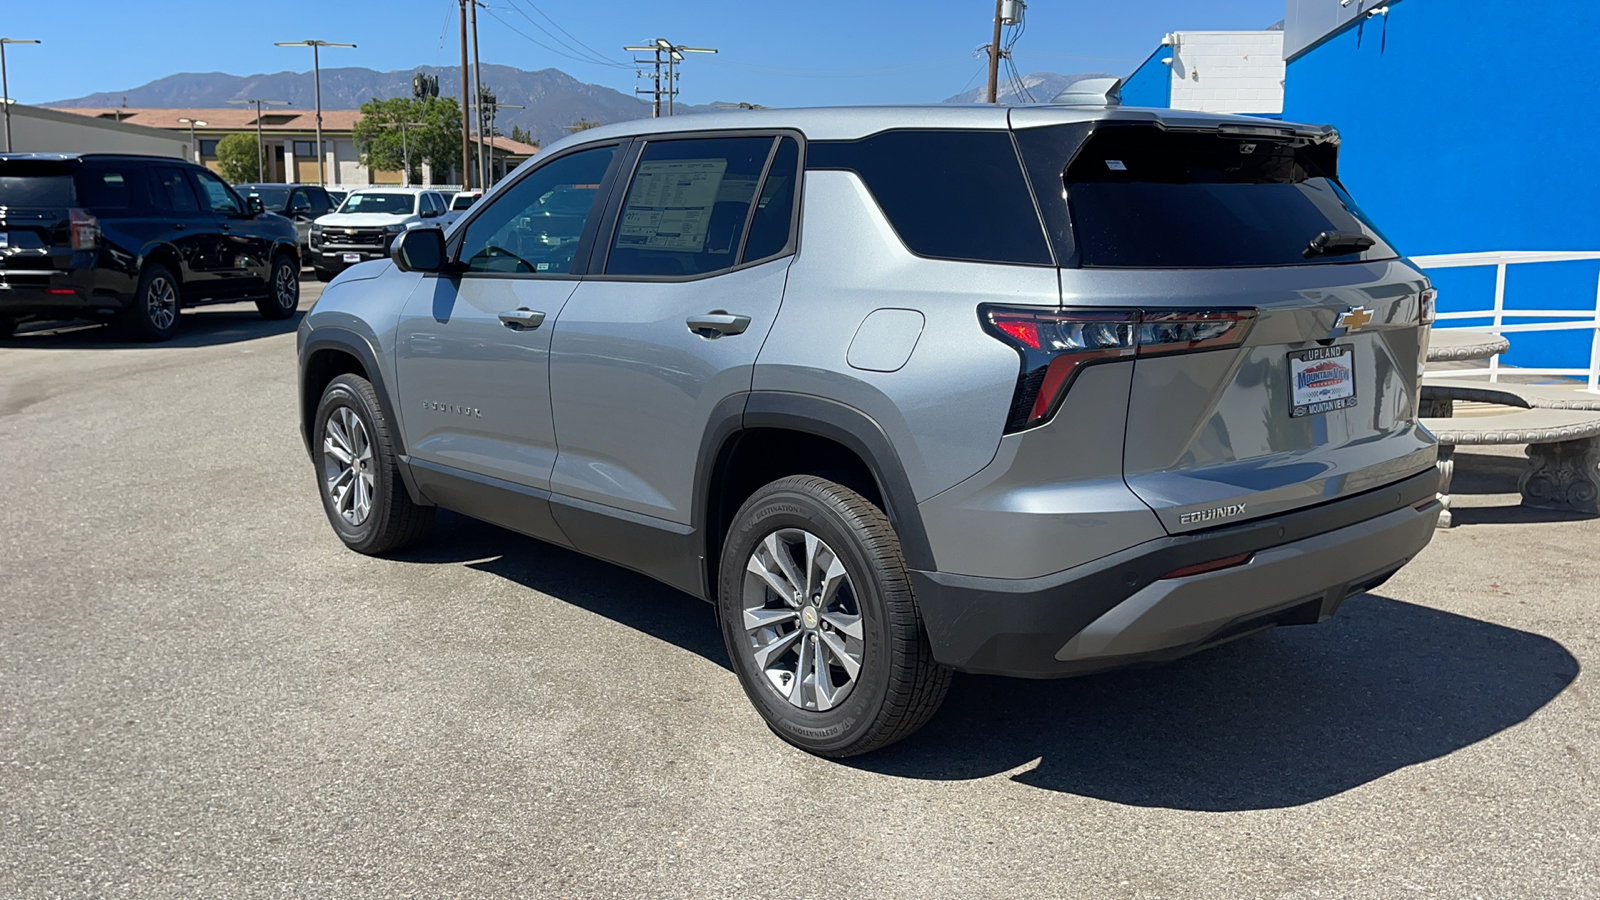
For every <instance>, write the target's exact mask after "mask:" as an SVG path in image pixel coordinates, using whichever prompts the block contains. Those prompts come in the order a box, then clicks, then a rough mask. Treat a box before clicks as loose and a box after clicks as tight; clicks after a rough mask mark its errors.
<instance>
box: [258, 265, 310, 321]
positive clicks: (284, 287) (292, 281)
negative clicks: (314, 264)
mask: <svg viewBox="0 0 1600 900" xmlns="http://www.w3.org/2000/svg"><path fill="white" fill-rule="evenodd" d="M299 308H300V267H299V266H296V265H295V264H294V260H292V259H290V258H289V255H288V254H286V253H280V254H278V255H277V256H274V257H273V258H272V271H271V273H269V275H268V278H267V296H265V297H262V298H261V299H260V300H257V301H256V309H258V310H260V311H261V315H262V317H263V318H266V319H287V318H289V317H290V316H292V315H294V314H295V311H296V310H298V309H299Z"/></svg>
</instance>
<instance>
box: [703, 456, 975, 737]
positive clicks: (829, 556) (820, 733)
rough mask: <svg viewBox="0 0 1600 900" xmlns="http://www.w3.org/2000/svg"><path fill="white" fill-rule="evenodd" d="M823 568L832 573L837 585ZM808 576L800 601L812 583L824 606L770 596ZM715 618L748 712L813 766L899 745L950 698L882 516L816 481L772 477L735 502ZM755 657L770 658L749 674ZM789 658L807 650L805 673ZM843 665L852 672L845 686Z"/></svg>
mask: <svg viewBox="0 0 1600 900" xmlns="http://www.w3.org/2000/svg"><path fill="white" fill-rule="evenodd" d="M812 538H815V539H816V543H813V542H812V540H811V539H812ZM807 548H814V549H812V550H811V551H810V552H809V553H808V552H807ZM778 553H787V554H788V556H787V562H788V563H789V565H790V567H791V568H790V571H793V572H794V573H795V576H796V577H795V578H790V577H789V576H787V575H786V574H785V573H784V569H783V563H782V562H780V561H779V559H778V558H777V557H776V556H775V554H778ZM835 554H836V555H835ZM808 557H809V561H808ZM830 560H832V561H834V562H837V563H839V564H841V566H842V571H843V576H844V577H843V578H842V579H837V578H835V577H834V576H835V575H836V574H837V572H838V570H837V569H835V568H834V567H833V566H832V565H831V564H830ZM756 568H759V569H760V570H762V572H763V573H764V574H757V572H756V571H755V569H756ZM810 568H814V569H815V571H816V572H817V573H819V574H820V575H822V577H819V578H814V579H812V581H813V584H812V585H810V586H808V587H807V590H811V589H812V588H814V587H815V586H816V585H815V582H822V584H823V585H824V586H825V588H824V590H823V591H821V593H823V594H829V595H831V597H827V598H826V601H825V602H821V603H818V602H817V600H818V599H819V597H818V593H819V592H818V591H816V590H812V593H811V599H810V600H809V601H800V602H796V601H795V597H794V594H793V592H792V591H790V592H789V596H787V597H785V596H784V595H783V594H780V593H779V591H778V588H779V587H784V588H785V589H787V588H788V587H789V586H790V585H791V584H792V583H793V582H794V581H796V580H805V578H806V576H804V575H802V574H801V573H802V572H804V571H807V570H808V569H810ZM830 582H834V584H835V586H833V587H832V588H831V589H827V588H826V586H827V585H829V583H830ZM717 617H718V619H719V621H720V622H721V625H722V637H723V640H724V642H725V643H726V644H727V648H728V657H729V658H730V659H731V660H732V661H733V668H734V672H735V673H736V674H737V675H738V676H739V683H740V684H741V685H742V686H743V687H744V691H745V695H746V696H748V697H749V698H750V702H751V703H752V704H754V706H755V708H756V711H757V712H758V713H760V714H761V717H762V718H763V719H764V720H765V721H766V723H767V726H768V727H769V728H771V729H772V730H773V732H775V733H776V734H777V735H778V736H779V737H780V738H782V739H784V740H785V741H788V742H789V743H791V744H793V745H795V746H796V747H799V748H800V749H802V750H805V751H807V752H809V753H814V754H816V755H818V756H827V757H835V758H839V757H846V756H856V755H859V754H862V753H868V752H871V751H873V750H877V749H880V748H882V747H886V746H888V745H889V744H892V743H894V742H895V741H898V740H900V739H901V738H904V737H906V736H907V735H909V734H911V733H912V732H914V731H916V730H917V729H918V728H921V727H922V726H923V725H924V724H926V723H927V721H928V720H929V719H930V718H932V717H933V714H934V713H935V712H936V711H937V710H938V709H939V704H940V703H942V702H943V701H944V696H945V693H946V692H947V691H948V690H949V688H950V670H949V669H947V668H945V667H944V666H941V665H939V664H938V663H936V662H934V659H933V651H932V650H931V648H930V647H929V646H928V636H927V633H926V632H925V631H924V630H923V625H922V616H921V614H920V613H919V612H918V610H917V604H916V599H915V598H914V597H913V596H912V594H911V584H910V581H909V580H908V578H907V577H906V567H905V560H904V558H903V557H902V556H901V553H900V539H899V538H898V537H897V536H896V535H895V532H894V528H893V526H891V525H890V524H889V519H888V517H887V516H885V515H884V513H883V511H882V510H880V509H879V508H878V507H876V506H874V505H873V504H872V503H871V502H869V501H868V500H867V499H866V498H864V497H862V496H861V495H860V494H858V493H856V492H855V491H853V490H850V489H849V488H847V487H844V486H842V485H840V484H837V483H835V482H832V481H828V480H826V479H824V478H819V477H816V476H812V475H797V476H792V477H789V478H783V479H780V480H778V481H774V482H772V483H771V484H768V485H767V486H765V487H763V488H761V489H760V490H758V491H756V492H755V494H754V495H752V496H751V497H750V499H748V500H746V501H745V503H744V506H742V507H741V508H740V509H739V512H738V514H737V515H736V516H735V517H734V520H733V524H732V527H731V528H730V529H729V532H728V537H727V540H726V541H725V542H724V544H723V553H722V563H721V566H720V572H719V576H718V591H717ZM747 621H748V622H750V623H751V624H752V627H751V628H749V630H747V628H746V623H747ZM796 635H798V636H796ZM785 641H788V643H787V644H785V643H784V642H785ZM757 647H760V648H761V649H763V650H770V651H772V652H770V654H769V655H767V656H766V658H765V659H764V660H763V662H762V663H761V664H758V662H757ZM796 648H810V649H809V650H807V651H806V653H807V654H808V655H809V657H810V660H812V661H813V662H812V663H811V664H810V665H809V667H807V666H805V665H804V664H802V662H801V655H802V654H801V652H800V651H798V650H797V649H796ZM818 648H820V649H818ZM818 655H820V656H821V658H822V659H823V660H824V662H825V666H824V667H823V669H820V670H819V669H818V668H817V667H816V666H815V664H814V660H816V659H817V657H818ZM847 658H848V659H849V660H851V661H853V662H854V663H855V664H856V665H857V666H858V668H857V669H856V671H855V673H854V675H852V674H851V672H850V667H849V663H848V662H846V659H847ZM808 668H809V671H808ZM819 671H825V672H826V678H825V679H824V678H820V677H818V675H817V673H818V672H819ZM841 676H843V677H842V678H841ZM808 678H809V679H810V682H811V683H810V686H809V688H808V686H807V683H806V680H807V679H808ZM830 687H831V689H832V696H831V698H830V697H829V696H828V688H830Z"/></svg>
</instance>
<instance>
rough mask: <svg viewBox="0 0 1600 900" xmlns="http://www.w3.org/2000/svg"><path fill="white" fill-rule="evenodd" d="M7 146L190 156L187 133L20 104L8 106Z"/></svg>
mask: <svg viewBox="0 0 1600 900" xmlns="http://www.w3.org/2000/svg"><path fill="white" fill-rule="evenodd" d="M11 149H12V151H13V152H16V153H146V154H149V155H151V156H174V157H178V158H180V159H184V158H188V159H193V158H194V151H193V148H192V147H191V146H190V144H189V136H188V135H187V134H185V135H175V134H173V133H172V132H170V131H162V130H160V129H156V128H145V127H143V126H140V125H134V124H132V123H125V122H106V121H100V120H97V119H84V118H83V117H82V116H75V115H71V114H68V113H64V112H61V111H59V110H54V109H44V108H42V107H38V106H23V105H22V104H20V103H17V104H13V105H12V107H11Z"/></svg>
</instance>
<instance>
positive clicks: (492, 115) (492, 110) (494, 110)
mask: <svg viewBox="0 0 1600 900" xmlns="http://www.w3.org/2000/svg"><path fill="white" fill-rule="evenodd" d="M502 106H503V107H505V108H506V109H527V107H526V106H518V105H517V104H515V103H501V102H499V101H496V102H494V103H491V104H489V139H490V140H493V139H494V132H495V127H494V123H495V119H497V118H499V115H500V107H502ZM489 169H490V171H493V170H494V149H493V148H492V147H491V148H490V150H489ZM492 185H493V182H486V183H485V184H484V186H483V189H484V190H488V189H489V188H490V187H491V186H492Z"/></svg>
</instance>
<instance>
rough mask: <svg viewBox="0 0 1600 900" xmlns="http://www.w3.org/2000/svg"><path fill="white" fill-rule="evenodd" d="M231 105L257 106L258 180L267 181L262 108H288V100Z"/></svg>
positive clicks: (255, 101)
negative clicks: (251, 104)
mask: <svg viewBox="0 0 1600 900" xmlns="http://www.w3.org/2000/svg"><path fill="white" fill-rule="evenodd" d="M228 102H229V103H254V104H255V105H256V180H257V181H266V180H267V144H266V137H265V136H264V135H263V134H262V133H261V107H262V106H263V105H266V106H288V105H289V101H287V100H229V101H228Z"/></svg>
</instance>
